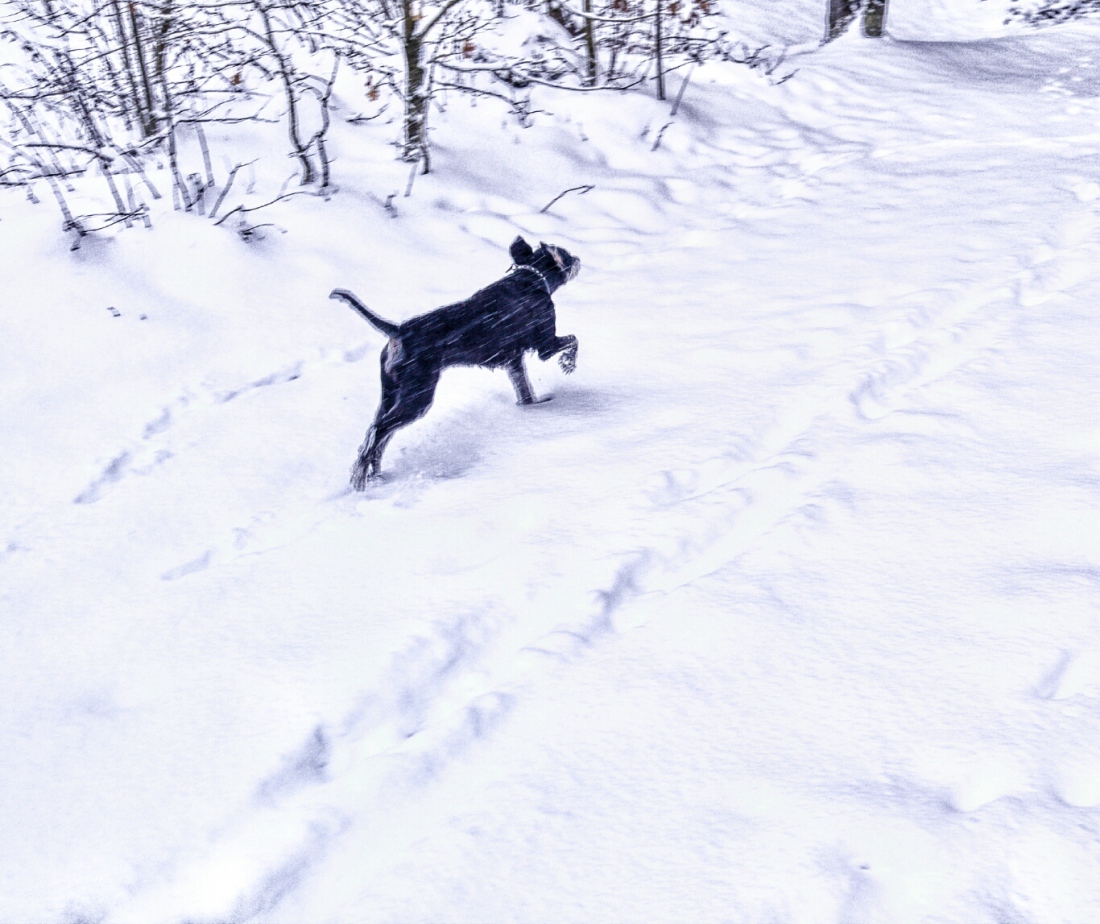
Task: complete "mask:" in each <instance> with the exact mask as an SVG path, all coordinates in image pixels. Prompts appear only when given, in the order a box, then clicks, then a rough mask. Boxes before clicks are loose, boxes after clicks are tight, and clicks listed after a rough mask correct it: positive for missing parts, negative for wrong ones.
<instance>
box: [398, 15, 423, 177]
mask: <svg viewBox="0 0 1100 924" xmlns="http://www.w3.org/2000/svg"><path fill="white" fill-rule="evenodd" d="M401 7H402V12H403V14H404V20H405V22H404V25H405V41H404V44H403V50H404V54H405V140H404V144H403V146H402V149H401V159H402V160H404V161H406V162H407V163H410V164H411V163H414V162H416V161H418V160H420V158H421V157H424V156H425V154H426V153H427V146H428V139H427V137H425V127H426V123H427V121H428V71H427V69H426V68H425V67H424V61H423V60H422V58H423V53H424V45H423V39H422V37H421V36H419V35H417V32H416V27H417V24H418V22H419V19H420V17H419V16H417V15H416V13H415V11H414V0H402V2H401Z"/></svg>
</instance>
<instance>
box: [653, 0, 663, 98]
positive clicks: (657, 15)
mask: <svg viewBox="0 0 1100 924" xmlns="http://www.w3.org/2000/svg"><path fill="white" fill-rule="evenodd" d="M663 44H664V43H663V41H662V36H661V0H657V6H656V10H655V11H654V13H653V45H654V50H655V52H656V57H657V99H659V100H663V99H664V98H665V57H664V47H663Z"/></svg>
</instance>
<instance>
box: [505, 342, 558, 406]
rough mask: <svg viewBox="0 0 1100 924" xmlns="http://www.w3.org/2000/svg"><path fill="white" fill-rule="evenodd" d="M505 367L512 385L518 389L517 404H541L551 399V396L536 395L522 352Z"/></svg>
mask: <svg viewBox="0 0 1100 924" xmlns="http://www.w3.org/2000/svg"><path fill="white" fill-rule="evenodd" d="M504 368H505V369H507V370H508V378H510V379H511V380H512V387H513V388H514V389H515V390H516V404H541V403H542V402H543V401H549V400H550V398H549V397H546V398H536V397H535V392H534V390H533V389H532V388H531V381H530V379H528V378H527V369H526V367H525V366H524V365H523V354H522V353H521V354H520V355H519V356H517V357H515V359H510V360H508V362H507V363H505V364H504Z"/></svg>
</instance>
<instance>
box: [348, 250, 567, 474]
mask: <svg viewBox="0 0 1100 924" xmlns="http://www.w3.org/2000/svg"><path fill="white" fill-rule="evenodd" d="M509 252H510V253H511V255H512V261H513V263H514V264H515V265H514V266H513V267H512V269H511V271H510V272H509V274H508V275H507V276H505V277H504V278H503V279H500V280H498V281H496V282H494V283H493V284H492V285H491V286H488V287H487V288H484V289H482V290H481V291H479V292H475V293H474V294H473V295H471V296H470V297H469V298H468V299H466V301H464V302H458V303H456V304H454V305H447V306H446V307H444V308H437V309H436V310H435V311H429V312H428V313H427V314H422V315H419V316H418V317H415V318H410V319H409V320H408V321H405V323H403V324H392V323H390V322H389V321H386V320H383V319H382V318H380V317H378V316H377V315H375V314H373V313H372V312H371V311H370V309H368V308H367V306H366V305H364V304H363V303H362V302H361V301H359V299H357V298H356V297H355V296H354V295H352V293H351V292H349V291H347V289H334V290H333V292H332V294H331V295H330V296H329V297H330V298H341V299H343V300H344V301H346V302H347V303H348V304H349V305H351V307H352V308H354V309H355V310H356V311H358V312H359V313H360V314H361V315H362V316H363V317H364V318H366V319H367V320H368V321H370V323H371V324H373V325H374V326H375V327H376V328H378V330H380V331H381V332H382V333H384V334H386V335H387V336H388V337H389V338H390V341H389V343H387V344H386V346H385V347H384V348H383V350H382V356H381V360H382V401H381V403H380V404H379V405H378V412H377V413H376V414H375V415H374V423H373V424H371V428H370V430H368V431H367V437H366V439H365V440H364V441H363V445H362V446H360V447H359V458H358V460H357V461H356V463H355V465H354V466H353V467H352V470H351V486H352V487H353V488H354V489H355V490H356V491H362V490H363V488H364V486H365V485H366V482H367V479H368V478H373V477H374V476H375V475H377V474H378V472H379V468H380V466H381V462H382V453H383V451H384V450H385V448H386V443H388V442H389V440H390V437H392V436H393V434H394V431H396V430H397V429H399V428H400V427H404V426H406V425H407V424H410V423H412V422H413V421H414V420H416V419H417V418H419V417H422V416H423V415H424V413H425V412H426V411H427V410H428V408H429V407H431V405H432V398H433V397H434V395H435V386H436V384H437V383H438V382H439V374H440V373H441V372H442V371H443V369H445V368H446V367H447V366H487V367H489V368H491V369H495V368H498V367H501V366H503V367H504V368H505V369H507V370H508V376H509V378H511V380H512V387H513V388H515V390H516V398H517V399H518V403H519V404H535V403H537V400H536V398H535V395H534V392H532V390H531V383H530V382H529V381H528V379H527V370H526V369H525V368H524V366H523V354H524V353H526V352H527V351H528V350H536V351H538V354H539V359H542V360H547V359H549V358H550V357H551V356H553V355H554V354H555V353H560V354H561V356H560V357H558V362H559V363H560V364H561V368H562V371H564V372H565V373H567V374H568V373H570V372H572V371H573V370H574V369H575V368H576V365H577V338H576V337H574V336H572V335H570V336H568V337H559V336H558V335H557V333H556V331H555V323H556V321H555V317H554V303H553V301H551V299H550V295H551V293H552V292H553V291H554V290H555V289H558V288H560V287H561V286H563V285H565V284H566V283H567V282H569V280H570V279H572V278H573V277H574V276H576V275H577V272H578V271H579V270H580V268H581V261H580V260H578V259H577V258H576V257H574V256H573V255H572V254H570V253H569V252H568V251H566V250H564V249H562V248H561V247H554V246H552V245H550V244H541V243H540V244H539V249H538V250H532V249H531V245H530V244H528V243H527V242H526V241H525V240H524V239H523V238H522V237H517V238H516V239H515V240H514V241H512V246H511V247H510V248H509ZM543 400H549V399H543Z"/></svg>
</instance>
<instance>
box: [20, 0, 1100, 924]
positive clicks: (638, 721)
mask: <svg viewBox="0 0 1100 924" xmlns="http://www.w3.org/2000/svg"><path fill="white" fill-rule="evenodd" d="M761 6H768V5H760V4H752V3H748V2H745V3H743V4H740V6H739V7H738V9H740V11H741V12H740V22H741V25H742V26H743V28H744V30H745V34H746V35H752V36H753V37H754V38H755V39H759V40H768V39H769V38H770V39H771V40H772V41H778V42H779V43H784V42H785V43H790V44H797V43H799V42H810V41H812V40H813V39H814V38H815V37H816V36H817V35H819V34H820V30H821V17H820V15H819V12H820V11H819V4H816V3H795V2H791V3H789V4H787V6H789V7H790V10H789V11H788V12H789V15H785V16H784V17H782V18H781V19H778V20H776V19H772V18H769V16H768V13H767V12H766V11H763V10H761V9H760V7H761ZM892 7H894V8H895V9H898V8H902V7H903V3H902V0H893V3H892ZM947 28H948V27H947V26H944V30H946V29H947ZM769 29H771V30H772V31H771V32H770V33H769V31H768V30H769ZM944 35H945V32H936V31H935V30H934V29H931V28H929V33H928V35H927V36H926V37H927V38H929V39H935V38H943V37H944ZM1098 40H1100V23H1097V22H1085V23H1079V24H1075V25H1071V26H1064V27H1059V28H1056V29H1051V30H1048V31H1046V32H1043V33H1036V34H1033V35H1026V36H1017V37H1009V38H1003V39H998V40H996V41H989V42H980V43H974V44H966V45H964V44H953V43H949V42H940V43H936V44H925V43H916V42H914V43H907V42H900V41H892V40H883V41H871V40H866V39H862V38H861V37H860V36H859V35H858V34H857V33H856V32H855V30H853V31H852V33H851V34H848V35H846V36H845V37H843V38H841V39H840V40H838V41H837V42H835V43H833V44H831V45H829V46H827V47H825V48H823V49H821V50H819V51H813V52H809V51H807V52H806V53H804V54H801V55H800V56H798V57H796V58H795V59H793V60H792V61H791V62H790V64H789V67H790V69H792V70H793V69H797V73H796V75H795V76H794V77H793V78H792V79H790V80H787V81H786V82H784V83H782V84H781V85H779V86H774V85H772V84H771V83H769V82H768V81H767V80H766V79H764V78H763V77H762V76H761V74H760V73H759V72H758V71H750V70H748V69H746V68H738V67H735V66H732V65H717V64H712V65H707V66H705V67H702V68H699V69H698V70H696V71H695V72H694V73H693V74H692V77H691V83H690V86H689V87H688V88H687V90H686V92H685V94H684V97H683V102H682V105H681V107H680V111H679V112H678V113H677V115H676V116H675V117H672V116H671V115H670V106H671V103H660V102H658V101H656V100H655V99H653V98H652V97H651V96H649V95H647V94H645V93H642V92H637V91H635V92H632V93H628V94H624V95H615V96H604V95H579V94H578V95H568V94H560V95H556V94H555V93H553V92H551V91H546V92H545V94H543V95H541V96H536V102H537V103H538V108H539V109H541V110H542V112H541V113H540V114H539V115H537V116H536V117H535V119H534V122H533V125H532V126H531V127H529V128H526V129H524V128H520V127H518V126H517V125H516V124H515V123H514V121H513V120H510V119H509V118H507V117H506V116H505V114H504V113H503V111H502V110H501V109H499V108H497V106H496V104H494V103H492V102H485V101H483V102H481V103H480V104H479V105H477V106H476V107H473V106H471V105H470V104H469V102H467V101H464V100H451V101H450V104H449V106H448V109H447V112H446V113H445V114H440V115H438V116H433V119H435V122H434V129H435V134H434V136H433V141H434V144H435V149H434V169H435V172H434V173H432V174H430V175H428V176H423V177H418V178H417V179H416V182H415V185H414V187H413V190H412V194H411V196H409V197H407V198H406V197H404V195H403V192H404V189H405V185H406V182H407V177H408V174H407V168H406V167H405V166H403V165H401V164H398V163H395V162H394V161H393V148H392V146H391V145H390V144H389V142H391V141H392V140H393V129H392V128H391V129H386V128H384V127H380V126H377V125H366V126H363V125H359V126H355V125H348V124H343V125H341V126H340V127H339V128H338V130H337V133H336V134H335V135H334V139H333V152H334V154H335V157H336V166H335V169H336V176H337V181H338V183H339V186H340V190H339V192H338V194H337V195H335V196H333V197H332V198H331V199H329V200H328V201H324V200H320V199H315V198H310V197H300V198H296V199H293V200H289V201H287V202H285V203H282V204H280V205H278V206H275V207H273V208H272V209H271V210H269V213H268V215H267V217H265V219H264V220H265V221H270V222H272V223H274V224H276V225H279V226H281V228H283V229H286V233H281V231H280V229H279V228H269V229H267V233H266V235H265V237H264V239H263V240H260V241H254V242H252V243H246V242H244V241H242V240H240V239H239V238H238V237H236V236H235V235H233V234H232V233H231V232H230V231H229V230H227V227H222V228H214V227H212V225H211V223H210V222H209V221H207V220H204V219H202V218H200V217H197V216H193V215H182V214H173V213H170V212H167V211H165V212H164V213H162V214H159V215H158V216H156V218H155V228H154V230H153V231H151V232H149V231H144V230H141V229H135V230H130V231H125V232H121V233H118V234H114V235H107V236H104V237H101V238H97V239H92V240H90V241H88V242H87V243H85V245H84V246H83V247H82V248H81V249H80V250H78V251H75V252H70V251H69V249H68V245H69V242H68V241H67V240H65V239H63V238H62V237H61V236H60V234H59V233H58V219H57V216H56V214H55V213H53V212H51V211H49V208H48V206H47V205H46V204H43V205H40V206H33V205H31V204H29V203H26V202H23V201H21V200H20V199H18V198H16V197H14V196H11V195H9V194H5V198H4V199H3V200H0V201H2V203H3V219H2V221H0V249H2V251H3V253H4V255H5V263H4V280H5V293H6V296H5V310H4V311H3V312H2V313H0V364H2V368H3V370H4V376H3V379H2V383H3V384H2V386H0V435H2V437H3V445H4V451H3V453H0V475H2V483H3V491H2V492H0V517H2V520H0V522H2V524H3V532H2V534H0V618H2V627H3V634H2V639H3V647H2V649H0V702H3V704H4V707H3V709H2V710H0V730H2V740H3V742H4V759H3V761H2V762H0V832H2V844H3V846H2V847H0V921H3V922H27V921H35V922H45V921H58V922H62V921H64V922H76V921H84V922H110V924H116V922H135V924H144V922H160V921H163V922H183V921H191V922H205V921H210V922H213V921H265V922H288V924H289V922H307V921H308V922H336V924H345V922H359V921H401V922H405V921H424V922H470V921H530V922H534V921H577V922H580V921H633V920H637V921H736V922H765V921H774V922H814V924H816V922H840V924H870V922H882V924H894V922H910V921H913V922H916V921H938V922H967V924H982V922H989V924H993V922H1004V921H1014V922H1035V924H1053V922H1062V921H1065V922H1088V921H1094V920H1096V919H1097V917H1098V916H1100V699H1098V698H1097V697H1098V694H1100V608H1098V604H1100V529H1098V528H1097V523H1098V512H1100V511H1098V507H1100V455H1098V454H1100V427H1098V425H1100V419H1098V418H1100V412H1098V411H1097V409H1096V407H1097V402H1096V396H1097V394H1098V393H1100V365H1098V363H1097V346H1096V345H1097V343H1100V314H1098V312H1097V310H1096V306H1097V304H1100V272H1098V270H1097V266H1098V257H1100V220H1098V215H1097V206H1098V203H1100V177H1098V176H1097V166H1096V165H1097V157H1098V155H1100V126H1098V117H1100V102H1098V94H1100V77H1098V71H1097V64H1098V62H1100V51H1097V48H1098V47H1100V44H1098ZM681 77H682V73H681V74H680V75H676V76H673V77H672V78H671V85H672V89H673V90H674V91H677V90H678V89H679V81H680V79H681ZM338 114H339V113H338ZM387 132H389V133H388V134H387ZM215 141H216V143H222V144H228V142H226V141H221V142H218V141H217V139H215ZM273 156H274V155H273ZM586 184H590V185H592V186H593V187H594V189H592V190H591V191H590V192H588V193H586V194H583V195H582V194H579V193H571V194H569V195H567V196H565V197H564V198H562V199H560V200H559V201H558V202H557V203H556V204H555V205H554V206H553V207H552V208H550V209H549V210H548V211H546V212H543V211H541V210H542V208H543V206H545V205H546V204H547V203H548V202H550V201H551V200H552V199H553V198H554V197H555V196H557V195H558V194H559V193H560V192H561V191H562V190H564V189H567V188H570V187H577V186H582V185H586ZM392 193H396V197H395V198H394V200H393V203H394V204H395V205H396V211H397V215H396V217H392V216H391V214H390V212H388V211H387V210H386V209H385V208H384V207H383V203H384V202H385V201H386V198H387V196H389V195H390V194H392ZM517 233H522V234H524V235H526V236H527V237H528V238H529V239H530V240H532V242H534V241H538V240H540V239H542V240H546V241H550V242H553V243H558V244H561V245H564V246H566V247H567V248H569V249H570V251H572V252H574V253H576V254H577V255H579V256H580V257H581V259H582V260H583V263H584V266H583V269H582V271H581V273H580V275H579V277H578V278H577V279H576V280H575V281H573V282H572V283H570V284H569V285H568V286H566V287H565V288H564V289H562V290H561V291H560V292H559V293H558V294H557V297H556V299H555V300H556V304H557V309H558V330H559V333H574V334H576V335H577V336H578V337H579V339H580V355H579V364H578V370H577V372H576V373H575V374H574V375H573V376H572V377H569V378H565V377H563V376H562V375H561V373H560V371H559V370H558V368H557V366H556V364H553V363H547V364H545V365H543V364H541V363H539V362H538V361H537V360H536V359H535V358H534V357H530V358H529V367H530V370H531V376H532V380H533V381H534V383H535V387H536V390H537V391H539V392H540V393H552V394H553V395H554V400H553V401H551V402H549V403H546V404H542V405H538V406H536V407H531V408H520V407H516V406H515V404H514V397H513V394H512V390H511V387H510V385H509V383H508V380H507V377H506V376H505V375H504V374H503V373H501V372H488V371H484V370H478V369H452V370H448V371H447V372H446V373H445V374H444V376H443V379H442V382H441V385H440V387H439V390H438V392H437V399H436V403H435V406H434V407H433V408H432V410H431V411H430V412H429V414H428V415H427V417H425V418H424V419H423V420H422V421H420V422H418V423H416V424H414V425H413V426H411V427H409V428H408V429H406V430H404V431H402V432H400V433H399V434H398V435H397V436H396V437H395V439H394V441H393V443H392V444H391V447H390V449H389V451H388V453H387V456H386V458H385V463H384V464H385V469H386V477H385V478H384V479H383V480H381V481H380V482H377V483H373V484H371V485H370V486H369V487H368V489H367V491H366V492H364V493H363V494H354V493H349V492H348V490H347V487H346V484H347V473H348V469H349V467H350V464H351V462H352V461H353V458H354V454H355V449H356V447H357V445H358V444H359V441H360V440H361V438H362V435H363V431H364V430H365V428H366V426H367V424H368V423H369V421H370V418H371V416H372V414H373V411H374V407H375V405H376V402H377V398H378V366H377V354H378V352H379V350H380V348H381V346H382V344H383V338H382V337H381V336H380V335H378V334H377V333H375V332H374V331H373V330H372V329H370V328H369V327H367V326H366V325H365V324H364V323H363V321H362V320H361V319H359V318H358V317H357V316H356V315H355V314H354V313H353V312H351V311H350V310H348V309H347V307H346V306H343V305H340V304H338V303H336V302H333V301H329V300H328V298H327V295H328V293H329V291H330V290H331V289H332V288H333V287H335V286H342V287H347V288H350V289H352V290H353V291H355V292H356V293H357V294H358V295H359V296H360V297H362V298H363V299H364V300H365V301H366V302H367V303H368V304H369V305H370V306H371V307H372V308H373V309H374V310H376V311H378V312H379V313H380V314H382V315H385V316H386V317H389V318H393V319H404V318H407V317H410V316H412V315H413V314H416V313H418V312H421V311H424V310H427V309H430V308H432V307H435V306H437V305H441V304H444V303H446V302H451V301H454V300H456V299H459V298H462V297H465V296H466V295H468V294H470V293H471V292H473V291H474V290H475V289H477V288H479V287H480V286H483V285H485V284H487V283H488V282H490V281H492V280H494V279H496V278H497V277H499V276H500V275H501V274H502V273H503V272H504V271H505V270H506V269H507V268H508V263H509V260H508V256H507V245H508V243H509V242H510V241H511V240H512V238H513V237H514V236H515V235H516V234H517Z"/></svg>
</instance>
